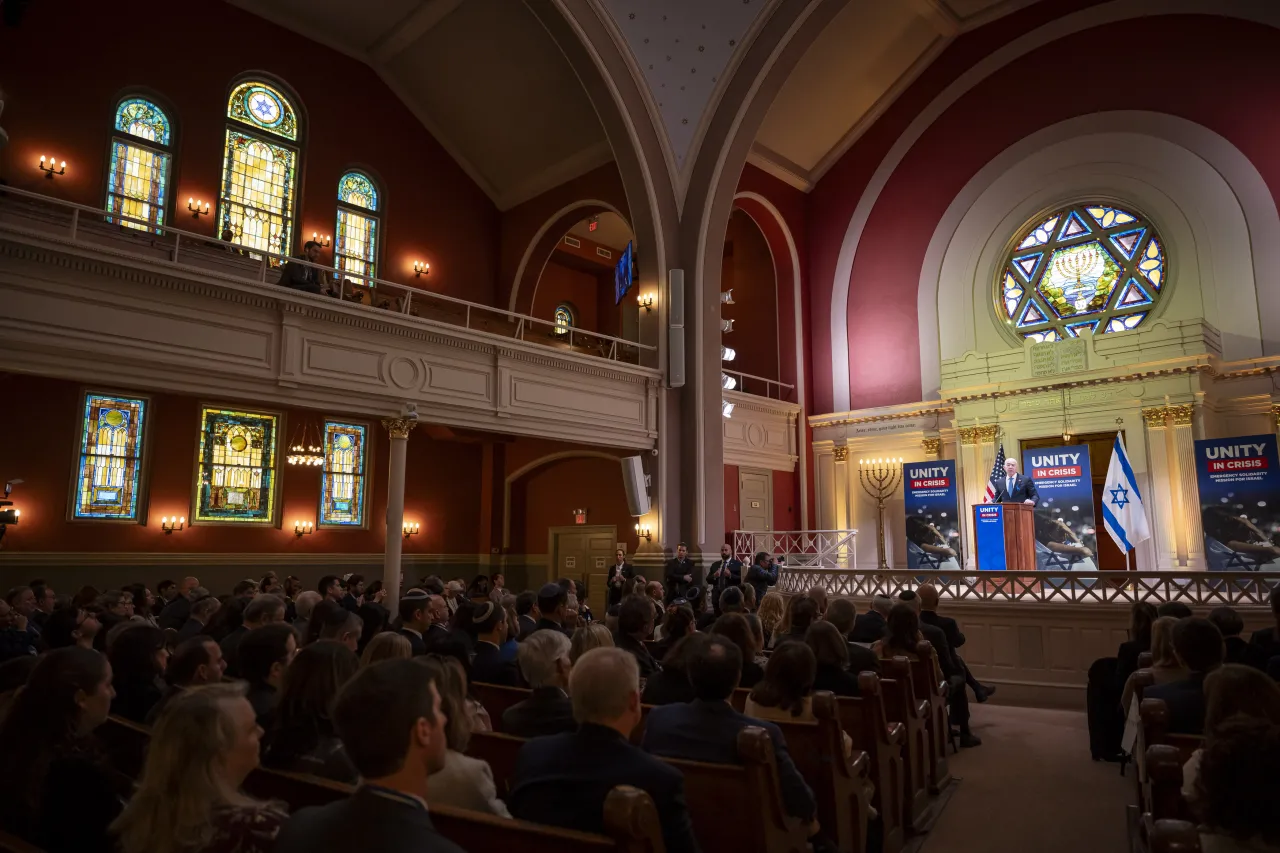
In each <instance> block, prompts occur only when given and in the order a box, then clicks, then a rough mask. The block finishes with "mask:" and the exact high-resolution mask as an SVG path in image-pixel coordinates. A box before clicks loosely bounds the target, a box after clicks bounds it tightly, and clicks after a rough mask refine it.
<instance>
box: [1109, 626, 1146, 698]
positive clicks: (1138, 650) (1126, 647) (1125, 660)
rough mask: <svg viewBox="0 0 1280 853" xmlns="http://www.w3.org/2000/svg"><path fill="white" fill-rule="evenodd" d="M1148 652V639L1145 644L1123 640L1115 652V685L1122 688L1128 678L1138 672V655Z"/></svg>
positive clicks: (1138, 641) (1139, 641)
mask: <svg viewBox="0 0 1280 853" xmlns="http://www.w3.org/2000/svg"><path fill="white" fill-rule="evenodd" d="M1149 651H1151V638H1150V637H1148V638H1147V641H1146V642H1145V643H1144V642H1142V641H1141V640H1125V641H1124V642H1123V643H1121V644H1120V650H1119V651H1117V652H1116V683H1117V685H1118V686H1119V687H1120V688H1123V687H1124V683H1125V682H1126V681H1128V680H1129V676H1131V675H1133V674H1134V673H1135V672H1137V671H1138V655H1140V654H1142V653H1143V652H1149ZM1116 695H1117V696H1119V695H1120V694H1119V693H1117V694H1116Z"/></svg>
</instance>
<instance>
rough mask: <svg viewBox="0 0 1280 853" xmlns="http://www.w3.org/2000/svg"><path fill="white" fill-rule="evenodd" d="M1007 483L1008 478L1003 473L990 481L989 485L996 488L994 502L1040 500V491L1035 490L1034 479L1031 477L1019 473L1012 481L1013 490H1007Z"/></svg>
mask: <svg viewBox="0 0 1280 853" xmlns="http://www.w3.org/2000/svg"><path fill="white" fill-rule="evenodd" d="M1008 485H1009V478H1008V477H1006V476H1005V475H1004V474H1001V475H1000V476H999V477H996V478H994V479H993V480H992V481H991V487H992V488H993V489H995V490H996V498H995V502H996V503H1005V502H1010V503H1022V502H1023V501H1026V500H1030V501H1035V502H1036V503H1039V502H1040V493H1039V492H1038V491H1036V481H1035V480H1034V479H1032V478H1031V477H1027V476H1024V475H1022V474H1019V475H1018V476H1017V477H1016V478H1015V479H1014V481H1013V492H1009V491H1008V489H1007V486H1008Z"/></svg>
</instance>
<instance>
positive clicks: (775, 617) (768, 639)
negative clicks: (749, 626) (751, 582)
mask: <svg viewBox="0 0 1280 853" xmlns="http://www.w3.org/2000/svg"><path fill="white" fill-rule="evenodd" d="M786 610H787V605H786V602H785V601H783V599H782V596H781V595H779V594H778V593H776V592H768V593H765V596H764V598H762V599H760V609H759V610H758V611H756V615H757V616H758V617H760V627H761V628H763V629H764V647H765V648H766V649H771V648H773V643H774V638H775V637H781V636H782V635H783V634H785V633H786V632H787V627H788V626H787V625H784V624H783V623H784V621H785V617H786Z"/></svg>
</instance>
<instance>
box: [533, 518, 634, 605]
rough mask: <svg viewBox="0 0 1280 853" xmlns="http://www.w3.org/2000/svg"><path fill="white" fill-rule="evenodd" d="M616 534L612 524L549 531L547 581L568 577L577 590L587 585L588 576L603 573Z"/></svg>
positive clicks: (610, 560) (614, 543)
mask: <svg viewBox="0 0 1280 853" xmlns="http://www.w3.org/2000/svg"><path fill="white" fill-rule="evenodd" d="M617 532H618V531H617V528H616V527H615V526H614V525H612V524H592V525H580V526H577V527H553V528H551V531H550V535H551V548H550V557H551V561H550V567H549V568H550V573H549V576H548V578H547V580H549V581H554V580H558V579H559V578H571V579H572V580H573V581H574V582H575V583H577V584H578V587H579V588H580V590H581V588H582V587H586V586H589V584H588V582H587V578H588V577H589V576H591V575H593V574H601V573H602V572H607V571H608V567H609V565H610V564H611V563H613V551H614V548H615V546H616V545H617V542H618V536H617Z"/></svg>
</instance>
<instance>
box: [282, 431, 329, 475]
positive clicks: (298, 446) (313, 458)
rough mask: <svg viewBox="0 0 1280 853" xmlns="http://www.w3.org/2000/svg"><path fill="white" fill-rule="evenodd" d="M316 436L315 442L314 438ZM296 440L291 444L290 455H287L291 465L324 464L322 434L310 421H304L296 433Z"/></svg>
mask: <svg viewBox="0 0 1280 853" xmlns="http://www.w3.org/2000/svg"><path fill="white" fill-rule="evenodd" d="M313 436H314V443H313V442H312V438H313ZM293 437H294V441H293V443H292V444H290V445H289V455H288V456H287V457H285V459H286V461H287V462H288V463H289V464H290V465H323V464H324V447H323V446H322V444H323V442H321V440H320V434H319V432H317V431H316V430H315V429H313V428H312V425H311V424H310V423H308V422H305V421H304V422H303V423H302V425H301V426H300V427H299V429H298V431H297V432H296V433H294V436H293Z"/></svg>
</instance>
